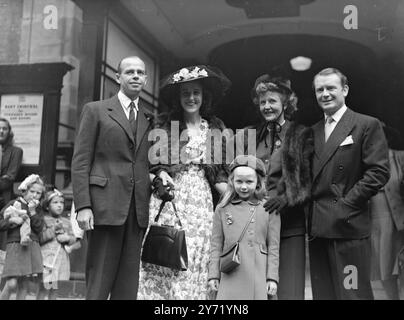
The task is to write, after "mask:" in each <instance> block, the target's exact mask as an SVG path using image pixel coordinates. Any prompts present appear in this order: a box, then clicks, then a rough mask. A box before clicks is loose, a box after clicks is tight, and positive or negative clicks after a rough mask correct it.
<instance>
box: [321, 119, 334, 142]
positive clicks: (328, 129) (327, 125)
mask: <svg viewBox="0 0 404 320" xmlns="http://www.w3.org/2000/svg"><path fill="white" fill-rule="evenodd" d="M334 121H335V120H334V119H333V117H327V118H326V119H325V127H324V135H325V142H327V140H328V138H329V137H330V135H331V132H332V123H333V122H334Z"/></svg>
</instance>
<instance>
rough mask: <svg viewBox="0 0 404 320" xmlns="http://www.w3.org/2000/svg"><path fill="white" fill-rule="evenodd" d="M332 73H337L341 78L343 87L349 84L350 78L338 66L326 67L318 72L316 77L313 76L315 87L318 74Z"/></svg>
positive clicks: (327, 74) (326, 74)
mask: <svg viewBox="0 0 404 320" xmlns="http://www.w3.org/2000/svg"><path fill="white" fill-rule="evenodd" d="M330 74H336V75H337V76H338V77H339V78H340V80H341V85H342V86H343V87H344V86H347V85H348V78H347V77H346V75H344V74H343V73H342V72H341V71H339V70H338V69H337V68H325V69H323V70H321V71H320V72H319V73H317V74H316V75H315V76H314V78H313V89H314V80H315V79H316V77H317V76H329V75H330Z"/></svg>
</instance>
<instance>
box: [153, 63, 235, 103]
mask: <svg viewBox="0 0 404 320" xmlns="http://www.w3.org/2000/svg"><path fill="white" fill-rule="evenodd" d="M195 80H200V81H201V82H202V86H203V87H204V88H205V89H207V90H209V91H210V92H211V93H212V103H213V104H215V103H217V102H218V101H219V100H220V99H221V98H222V97H223V96H224V95H225V93H226V92H227V91H228V90H229V88H230V86H231V81H230V80H229V79H228V78H227V77H226V76H225V75H224V74H223V72H222V71H221V70H220V69H219V68H216V67H212V66H208V65H195V66H189V67H185V68H181V69H180V70H177V71H175V72H173V73H171V74H169V75H167V76H166V77H164V78H163V79H162V80H161V82H160V97H161V98H162V99H163V101H164V102H165V103H166V104H168V105H170V104H171V103H172V101H173V99H175V98H176V97H175V95H176V94H178V90H177V87H178V85H179V84H181V83H184V82H190V81H195Z"/></svg>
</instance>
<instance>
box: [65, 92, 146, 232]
mask: <svg viewBox="0 0 404 320" xmlns="http://www.w3.org/2000/svg"><path fill="white" fill-rule="evenodd" d="M136 121H137V131H136V137H134V136H133V133H132V130H131V127H130V124H129V121H128V119H127V118H126V115H125V113H124V111H123V108H122V106H121V103H120V101H119V99H118V96H117V95H115V96H113V97H112V98H110V99H107V100H103V101H96V102H90V103H88V104H86V105H85V106H84V108H83V112H82V114H81V120H80V126H79V128H78V132H77V137H76V143H75V147H74V154H73V160H72V180H73V195H74V204H75V206H76V210H77V211H78V210H80V209H83V208H92V210H93V213H94V224H95V225H123V224H124V222H125V220H126V217H127V215H128V212H129V206H130V202H131V198H132V194H133V192H134V196H135V205H136V217H137V221H138V224H139V226H140V227H141V228H146V227H147V225H148V216H149V200H150V178H149V161H148V151H149V148H150V142H149V141H148V132H149V130H150V129H151V124H152V115H151V114H149V113H148V112H147V111H146V108H145V107H144V106H143V104H142V102H141V101H139V111H138V113H137V120H136Z"/></svg>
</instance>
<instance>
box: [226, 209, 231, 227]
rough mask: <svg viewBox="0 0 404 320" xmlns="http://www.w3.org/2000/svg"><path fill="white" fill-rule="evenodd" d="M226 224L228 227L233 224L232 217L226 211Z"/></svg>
mask: <svg viewBox="0 0 404 320" xmlns="http://www.w3.org/2000/svg"><path fill="white" fill-rule="evenodd" d="M226 223H227V224H228V225H231V224H233V217H232V215H231V214H230V213H228V212H227V211H226Z"/></svg>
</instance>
